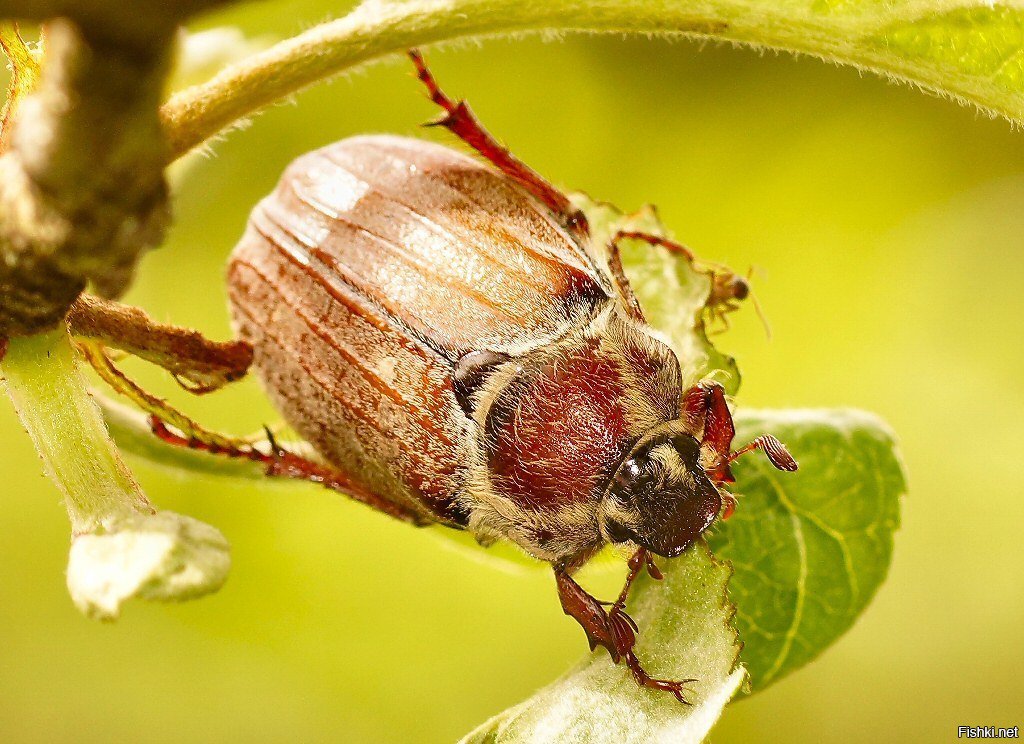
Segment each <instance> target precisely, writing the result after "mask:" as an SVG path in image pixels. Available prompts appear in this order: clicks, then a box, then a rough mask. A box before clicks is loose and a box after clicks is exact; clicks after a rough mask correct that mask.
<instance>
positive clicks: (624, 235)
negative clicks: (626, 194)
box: [612, 230, 698, 264]
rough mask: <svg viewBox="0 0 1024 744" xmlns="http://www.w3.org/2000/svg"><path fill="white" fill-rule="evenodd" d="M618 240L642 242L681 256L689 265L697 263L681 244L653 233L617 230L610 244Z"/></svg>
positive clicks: (691, 252) (694, 255) (687, 249)
mask: <svg viewBox="0 0 1024 744" xmlns="http://www.w3.org/2000/svg"><path fill="white" fill-rule="evenodd" d="M619 240H642V241H643V242H645V243H647V244H648V245H655V246H660V247H662V248H664V249H665V250H667V251H668V252H669V253H674V254H675V255H677V256H682V257H683V258H685V259H686V260H687V261H689V262H690V263H691V264H695V263H697V261H698V258H697V256H696V254H694V252H693V251H691V250H690V249H689V248H687V247H686V246H685V245H683V244H682V243H677V242H676V241H674V240H669V239H668V238H664V237H662V236H661V235H655V234H654V233H649V232H643V231H642V230H619V231H618V232H617V233H615V237H613V238H612V242H613V243H615V242H617V241H619Z"/></svg>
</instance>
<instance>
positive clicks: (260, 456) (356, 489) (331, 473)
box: [150, 416, 428, 526]
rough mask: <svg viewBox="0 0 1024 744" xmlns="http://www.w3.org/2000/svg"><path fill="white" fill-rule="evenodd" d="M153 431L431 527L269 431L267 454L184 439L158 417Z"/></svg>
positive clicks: (152, 419) (179, 443)
mask: <svg viewBox="0 0 1024 744" xmlns="http://www.w3.org/2000/svg"><path fill="white" fill-rule="evenodd" d="M150 427H151V428H152V429H153V433H154V434H155V435H156V436H157V437H159V438H160V439H161V440H163V441H164V442H166V443H168V444H172V445H175V446H178V447H188V448H190V449H199V450H202V451H204V452H209V453H210V454H213V455H223V456H226V457H236V458H244V459H247V460H252V461H253V462H259V463H262V464H264V465H266V468H267V471H266V472H267V476H269V477H271V478H293V479H296V480H307V481H310V482H311V483H316V484H319V485H321V486H324V487H325V488H329V489H331V490H332V491H337V492H338V493H341V494H343V495H345V496H347V497H348V498H350V499H352V500H353V501H358V502H359V503H361V504H365V505H367V506H369V507H371V508H373V509H376V510H377V511H379V512H382V513H384V514H387V515H388V516H389V517H394V518H395V519H398V520H400V521H402V522H409V523H410V524H415V525H417V526H423V525H425V524H428V522H427V521H426V520H424V519H423V518H422V517H421V516H420V515H419V514H418V513H417V512H415V511H413V510H412V509H409V508H407V507H404V506H401V505H399V504H395V503H393V502H391V501H388V500H387V499H384V498H381V497H380V496H378V495H376V494H374V493H372V492H371V491H368V490H366V489H365V488H363V487H362V486H360V485H358V484H357V483H355V482H354V481H353V480H352V479H351V478H350V477H349V476H347V475H346V474H345V473H343V472H342V471H340V470H337V469H336V468H333V467H331V466H330V465H325V464H323V463H319V462H316V461H315V460H310V459H309V458H306V457H302V456H301V455H297V454H295V453H294V452H289V451H288V450H286V449H285V448H284V447H282V446H281V445H280V444H279V443H278V442H277V441H276V440H275V439H274V435H273V434H272V433H271V432H270V430H269V429H267V430H266V436H267V442H268V443H269V445H270V447H269V452H263V451H262V450H260V449H258V448H257V447H256V446H255V445H254V444H240V445H239V446H236V447H217V446H211V445H208V444H207V443H205V442H203V441H200V440H197V439H192V438H186V437H183V436H181V435H179V434H176V433H175V432H173V431H171V429H169V428H168V427H167V425H166V424H165V423H164V422H163V421H161V420H160V418H159V417H157V416H151V417H150Z"/></svg>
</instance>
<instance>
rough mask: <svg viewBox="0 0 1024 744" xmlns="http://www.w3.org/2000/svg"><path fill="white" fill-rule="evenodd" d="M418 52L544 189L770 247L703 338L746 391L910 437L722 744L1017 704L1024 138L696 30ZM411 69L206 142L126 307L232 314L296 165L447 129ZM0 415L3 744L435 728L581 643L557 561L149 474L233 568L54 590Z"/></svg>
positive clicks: (714, 243)
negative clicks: (254, 246)
mask: <svg viewBox="0 0 1024 744" xmlns="http://www.w3.org/2000/svg"><path fill="white" fill-rule="evenodd" d="M339 11H340V8H337V7H334V8H332V7H330V6H329V5H328V4H327V3H313V2H302V3H284V2H274V3H269V2H268V3H262V4H259V5H246V6H243V7H241V8H240V9H238V10H235V11H233V12H231V13H225V14H223V15H222V16H220V17H218V18H209V19H204V21H203V24H201V25H211V24H214V23H219V22H223V21H227V22H232V23H238V24H240V25H241V26H242V27H243V28H245V29H246V30H248V31H252V32H260V33H263V32H269V33H275V34H278V35H283V34H288V33H292V32H295V31H297V30H300V29H301V28H303V27H305V26H307V25H309V24H311V23H312V22H314V21H317V20H320V19H322V18H323V17H325V16H326V15H328V14H329V13H332V12H333V13H337V12H339ZM431 59H432V61H433V62H434V64H435V67H436V72H437V73H438V75H439V76H440V78H441V80H442V81H443V82H444V83H445V84H446V85H447V87H448V88H449V89H450V90H451V91H453V92H456V93H458V94H460V95H464V96H466V97H468V98H469V99H470V100H471V101H472V103H473V104H474V106H475V107H476V109H477V111H478V113H479V114H480V115H481V117H482V118H483V119H484V121H485V122H486V123H487V124H488V126H489V127H490V128H491V129H492V130H493V131H494V132H496V133H498V134H499V135H500V136H501V138H503V139H504V140H505V141H506V142H508V143H509V144H510V145H511V146H512V147H513V148H514V149H515V151H516V152H517V153H518V154H519V155H520V156H522V157H523V158H524V159H525V160H526V161H527V162H529V163H530V164H532V165H533V166H534V167H536V168H537V169H538V170H539V171H541V172H542V173H544V174H546V175H548V176H549V177H550V178H552V179H553V180H554V181H556V182H557V183H560V184H564V185H566V186H567V187H572V188H580V189H584V190H587V191H589V192H590V193H591V194H592V195H594V196H596V197H600V198H603V199H608V200H611V201H614V202H616V203H618V204H619V205H621V206H623V207H625V208H633V207H636V206H638V205H640V204H641V203H642V202H645V201H651V202H654V203H656V204H658V205H659V207H660V208H661V211H662V214H663V216H664V218H665V221H666V223H667V224H668V225H669V226H671V227H672V228H673V229H674V230H675V231H676V233H677V235H678V237H680V238H681V239H683V240H685V241H686V242H688V243H689V244H691V245H692V246H693V247H695V248H696V249H697V250H698V251H699V252H700V253H701V254H702V255H704V256H707V257H709V258H713V259H717V260H722V261H726V262H728V263H730V264H731V265H733V266H735V267H737V268H741V269H745V268H746V267H747V266H749V265H750V264H756V265H757V266H759V267H762V268H763V269H764V272H763V275H762V276H761V277H760V278H759V279H758V280H757V281H756V288H757V292H758V294H759V296H760V298H761V301H762V302H763V305H764V307H765V310H766V312H767V313H768V315H769V316H770V318H771V321H772V325H773V327H774V329H775V338H774V340H773V341H772V342H771V343H768V342H767V341H766V340H765V338H764V334H763V332H762V330H761V328H760V326H759V325H758V322H757V320H756V318H755V317H754V315H753V313H752V312H746V313H743V314H742V315H743V317H739V318H737V319H736V321H735V326H736V329H735V332H734V333H732V334H731V335H729V336H728V337H727V338H726V339H723V345H724V346H725V347H726V348H727V349H731V350H733V351H734V352H735V353H736V354H737V356H738V357H739V359H740V363H741V365H742V368H743V370H744V372H745V384H744V387H743V390H742V391H741V394H740V397H739V403H740V405H743V406H827V405H855V406H860V407H863V408H867V409H870V410H874V411H877V412H879V413H880V414H882V415H883V416H884V417H885V418H887V419H888V420H889V421H890V422H891V424H892V425H893V427H894V428H895V429H896V431H897V432H898V433H899V435H900V437H901V439H902V442H903V450H904V453H905V456H906V461H907V466H908V468H909V471H910V477H911V489H912V492H911V496H910V498H909V499H908V500H907V502H906V505H905V512H904V522H905V526H904V528H903V529H902V531H901V532H900V533H899V534H898V535H897V542H896V553H895V559H894V564H893V569H892V576H891V579H890V581H889V582H888V583H887V584H886V585H885V586H883V588H882V591H881V593H880V595H879V596H878V598H877V600H876V601H875V602H874V603H873V605H872V606H871V607H870V608H869V609H868V611H867V613H866V614H865V616H864V617H863V618H862V619H861V621H860V622H859V623H858V624H857V625H856V627H855V628H854V629H853V630H852V631H851V632H850V633H849V634H848V635H847V636H846V637H845V638H843V639H842V640H841V641H840V642H839V643H838V644H837V645H836V646H835V647H833V648H831V649H830V650H829V651H828V652H827V653H826V654H825V655H824V656H823V657H822V658H821V659H820V660H818V661H817V662H815V663H814V664H812V665H811V666H809V667H807V668H805V669H803V670H801V671H800V672H798V673H797V674H796V675H794V676H793V677H791V678H788V679H786V680H785V681H783V682H781V683H780V684H778V685H777V686H776V687H773V688H771V689H770V690H769V691H767V692H766V693H764V694H762V695H759V696H757V697H756V698H754V699H752V700H749V701H745V702H740V703H738V704H736V705H734V706H733V707H732V708H730V709H729V710H728V711H727V712H726V714H725V717H724V719H723V721H722V723H721V725H720V726H719V728H718V729H717V730H716V732H715V734H714V736H713V739H714V741H716V742H722V743H724V742H749V741H787V742H814V743H815V744H821V743H822V742H833V741H851V742H874V741H888V740H900V741H948V740H950V739H952V738H954V737H955V735H956V727H957V725H959V724H974V725H981V724H992V725H1004V726H1006V725H1018V724H1024V704H1022V702H1021V700H1022V697H1021V692H1020V687H1019V679H1020V674H1021V669H1022V668H1024V647H1022V636H1024V631H1022V628H1024V579H1022V570H1021V569H1022V558H1024V551H1022V544H1024V541H1022V539H1021V535H1020V533H1021V529H1022V525H1024V498H1022V496H1024V493H1022V490H1024V489H1022V488H1021V484H1022V483H1024V465H1022V458H1021V450H1020V448H1021V446H1022V444H1024V442H1022V437H1021V435H1020V430H1021V424H1020V418H1021V415H1022V412H1024V405H1022V403H1024V393H1022V390H1024V387H1022V385H1021V382H1020V380H1021V377H1022V374H1024V347H1022V344H1021V337H1022V333H1021V316H1022V312H1024V261H1022V259H1021V255H1020V247H1021V246H1020V243H1021V236H1024V210H1022V209H1021V204H1022V203H1024V135H1022V134H1021V133H1019V132H1013V131H1012V130H1011V128H1010V127H1009V126H1008V125H1007V124H1006V123H1005V122H1002V121H990V120H987V119H985V118H983V117H980V116H978V115H976V114H975V113H974V112H973V111H970V110H967V109H963V108H957V107H956V106H954V105H952V104H949V103H946V102H943V101H940V100H937V99H934V98H931V97H928V96H926V95H922V94H920V93H918V92H916V91H913V90H911V89H909V88H897V87H893V86H891V85H889V84H887V83H885V82H883V81H882V80H880V79H878V78H875V77H871V76H860V75H858V73H857V72H855V71H853V70H848V69H838V68H833V67H829V66H826V65H823V64H821V63H819V62H816V61H813V60H810V59H805V60H798V61H794V60H793V59H792V58H790V57H787V56H782V57H778V56H776V55H774V54H766V55H758V54H756V53H753V52H750V51H738V50H733V49H731V48H728V47H717V46H715V45H707V46H705V47H704V48H703V49H701V48H699V47H698V45H696V44H693V43H689V42H680V43H675V44H669V43H665V42H662V41H646V40H628V41H627V40H621V39H615V38H569V39H567V40H566V41H564V42H559V43H543V42H541V41H539V40H536V39H529V40H519V41H516V42H509V41H500V42H498V41H489V42H486V43H485V44H483V45H482V46H479V47H478V46H477V45H475V44H468V45H463V46H461V47H459V48H457V49H449V50H445V51H443V52H442V51H435V52H434V53H433V54H432V55H431ZM408 73H409V68H408V65H407V64H405V62H404V61H399V62H397V63H396V62H389V63H387V64H381V65H377V66H374V67H372V68H370V69H369V70H367V71H365V72H360V73H358V74H356V75H354V76H351V77H349V78H347V79H343V80H340V81H337V82H335V83H334V84H333V85H330V86H321V87H318V88H316V89H314V90H312V91H310V92H308V93H305V94H303V95H300V96H298V97H297V98H296V100H295V105H282V106H279V107H277V108H275V109H273V110H272V111H270V112H269V113H267V114H265V115H263V116H261V117H259V118H257V119H256V120H254V122H253V124H252V126H251V128H249V129H246V130H244V131H240V132H235V133H233V134H231V135H230V136H228V137H227V138H226V140H225V141H224V142H222V143H220V144H218V145H217V146H216V147H215V157H214V158H212V159H210V160H208V161H205V162H202V163H200V164H199V165H198V167H196V168H195V169H194V170H193V171H192V173H191V175H190V177H189V179H188V180H187V181H186V182H185V183H184V184H183V186H182V188H181V191H180V194H179V197H178V199H177V202H176V211H177V215H178V224H177V227H176V228H175V229H174V231H173V233H172V235H171V240H170V241H169V243H168V245H167V246H166V247H164V248H162V249H161V250H159V251H157V252H155V253H153V254H152V255H151V256H149V257H148V258H147V259H146V260H145V261H144V263H143V265H142V269H141V274H140V277H139V281H138V284H137V285H136V287H135V289H134V290H133V291H132V293H131V295H130V299H131V300H132V301H134V302H137V303H139V304H141V305H143V306H144V307H146V308H148V309H149V310H151V311H152V312H153V313H154V314H155V315H157V316H158V317H160V318H162V319H167V320H174V321H177V322H181V323H186V324H191V325H195V326H198V327H200V328H202V329H203V330H205V331H207V332H209V333H211V334H213V335H217V336H224V335H226V333H227V320H226V313H225V308H224V290H223V286H222V267H223V264H224V259H225V256H226V255H227V253H228V251H229V250H230V248H231V246H232V245H233V243H234V241H235V240H236V239H237V237H238V235H239V234H240V232H241V230H242V226H243V224H244V220H245V217H246V214H247V213H248V210H249V208H250V207H251V205H252V204H253V203H254V202H255V201H256V199H258V198H259V197H260V196H261V195H263V194H264V193H265V192H266V191H267V190H269V189H270V188H271V186H272V185H273V183H274V181H275V179H276V178H277V175H278V173H279V172H280V170H281V168H282V167H283V166H284V165H285V163H286V162H287V161H289V160H290V159H291V158H293V157H295V156H296V155H298V154H300V153H302V152H303V151H305V150H308V149H310V148H314V147H317V146H320V145H323V144H326V143H328V142H330V141H332V140H334V139H338V138H341V137H344V136H347V135H350V134H355V133H358V132H366V131H386V132H397V133H404V134H413V135H419V136H433V137H439V136H441V134H440V133H436V132H434V133H430V134H422V133H420V132H419V131H418V130H417V124H418V122H420V121H422V120H424V119H426V118H428V117H431V116H433V114H434V111H433V110H432V109H431V107H430V106H429V105H428V104H427V103H426V102H425V101H424V100H423V98H422V94H421V91H420V89H419V88H418V87H417V85H416V84H415V83H414V81H413V80H412V78H411V77H410V76H409V74H408ZM133 369H134V370H141V367H133ZM144 378H145V379H146V380H148V381H150V382H151V383H152V384H153V385H154V387H156V388H158V389H159V390H160V391H164V392H171V391H172V386H171V385H168V384H167V382H166V381H165V380H164V379H163V378H161V377H160V376H159V375H155V374H149V373H146V374H144ZM175 399H176V400H178V401H184V403H185V404H186V405H187V406H188V408H189V410H190V411H192V412H194V413H196V414H197V415H199V416H201V417H202V418H203V419H204V420H206V421H210V422H213V423H216V424H218V425H220V426H223V427H229V428H233V429H235V430H238V431H247V430H249V429H251V428H253V427H255V426H256V425H258V424H259V423H260V422H262V421H264V420H270V419H271V418H272V413H271V412H270V410H269V408H268V407H267V404H266V403H265V402H264V401H263V400H262V398H261V397H260V394H259V392H258V389H257V387H256V385H255V384H252V383H245V384H243V385H241V386H239V389H238V390H233V391H229V392H227V393H224V394H223V395H218V396H214V397H213V398H211V399H207V400H201V401H188V400H186V399H185V398H183V397H181V396H176V398H175ZM0 409H2V412H0V435H2V437H3V446H2V449H0V453H2V454H0V468H2V473H3V481H4V487H3V494H2V497H0V530H2V531H3V532H2V534H3V537H2V538H0V740H2V741H4V742H51V741H53V742H65V741H66V742H72V741H74V742H92V741H96V742H107V741H140V742H179V741H196V742H221V741H239V742H241V741H244V742H274V741H284V740H289V741H355V742H363V741H365V742H444V741H451V740H453V739H454V738H456V737H457V736H459V735H461V734H462V733H464V732H465V731H466V730H468V729H469V728H470V727H472V726H473V725H475V724H476V723H478V722H480V721H481V720H483V719H484V718H485V717H487V716H488V715H490V714H492V713H494V712H497V711H498V710H500V709H502V708H504V707H506V706H508V705H510V704H512V703H514V702H516V701H518V700H520V699H521V698H523V697H524V696H526V695H528V694H529V693H530V691H531V690H533V689H535V688H536V687H538V686H539V685H542V684H543V683H545V682H546V681H548V680H550V679H552V678H553V677H554V676H556V675H558V674H559V673H560V672H562V671H563V670H564V669H565V668H566V667H567V666H568V665H569V664H570V663H571V662H572V661H573V660H574V659H576V658H577V657H578V656H579V655H580V654H581V652H582V651H583V650H584V640H583V636H582V633H581V632H580V630H579V629H578V628H576V627H574V626H573V624H572V623H571V622H570V621H569V620H568V619H566V618H564V617H563V616H562V613H561V611H560V609H559V607H558V602H557V600H556V598H555V595H554V591H553V587H552V581H551V579H550V577H549V576H548V574H547V573H546V572H544V571H536V572H529V571H526V572H520V573H518V574H517V573H508V572H505V571H502V570H501V569H500V568H498V567H495V565H493V564H491V563H488V562H479V561H475V560H473V559H472V554H467V553H459V552H455V551H451V550H448V549H446V547H445V545H443V544H442V541H441V540H439V539H438V538H437V537H436V536H433V535H431V534H429V533H428V532H423V531H416V530H414V529H411V528H408V527H405V526H402V525H398V524H391V523H389V522H388V521H386V520H385V519H384V518H381V517H378V516H375V515H374V514H372V513H370V512H369V511H368V510H366V509H364V508H362V507H359V506H355V505H351V504H347V503H344V502H343V501H342V500H341V499H339V498H338V497H336V496H335V495H333V494H330V493H325V492H322V491H319V490H317V489H316V488H313V487H309V488H305V489H291V490H285V489H262V490H257V489H256V488H254V487H252V486H250V485H246V484H233V483H227V482H223V481H215V480H208V481H207V480H197V479H194V478H188V477H174V476H171V475H168V474H166V473H163V472H159V471H156V470H153V469H151V468H147V467H143V466H140V467H138V469H137V472H138V474H139V476H140V478H141V479H142V481H143V483H144V485H145V487H146V490H147V492H148V493H149V495H150V496H151V497H152V498H153V499H154V500H155V501H156V502H157V503H159V504H160V505H162V506H165V507H168V508H172V509H175V510H179V511H183V512H186V513H189V514H192V515H194V516H196V517H199V518H201V519H204V520H206V521H209V522H210V523H212V524H215V525H217V526H218V527H220V528H221V529H222V530H223V531H224V533H225V534H226V535H227V536H228V538H229V539H230V540H231V542H232V545H233V550H234V568H233V573H232V576H231V578H230V580H229V581H228V584H227V586H226V587H225V588H224V590H223V591H222V592H221V593H220V594H218V595H216V596H214V597H212V598H208V599H205V600H202V601H199V602H194V603H190V604H185V605H181V606H161V605H141V604H140V605H132V606H130V607H129V608H128V609H127V611H126V612H125V614H124V617H123V618H122V619H121V621H120V622H119V623H117V624H115V625H100V624H96V623H93V622H90V621H88V620H86V619H84V618H83V617H81V616H80V615H79V614H78V613H77V612H76V611H75V610H74V608H73V607H72V605H71V602H70V600H69V599H68V597H67V595H66V592H65V589H64V585H63V570H64V561H65V557H66V549H67V538H68V528H67V522H66V519H65V517H64V515H63V513H62V512H63V509H62V507H61V506H60V503H59V501H58V497H57V494H56V492H55V490H54V489H53V488H52V487H51V486H50V484H49V483H48V482H47V481H46V480H44V478H43V477H42V475H40V467H39V463H38V461H37V459H36V457H35V455H34V453H33V451H32V449H31V447H30V445H29V442H28V440H27V438H26V437H25V436H23V435H22V433H21V431H20V429H19V426H18V424H17V422H16V420H15V418H14V416H13V415H12V414H11V413H10V411H9V409H8V408H7V406H6V403H0ZM741 508H742V507H741Z"/></svg>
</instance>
